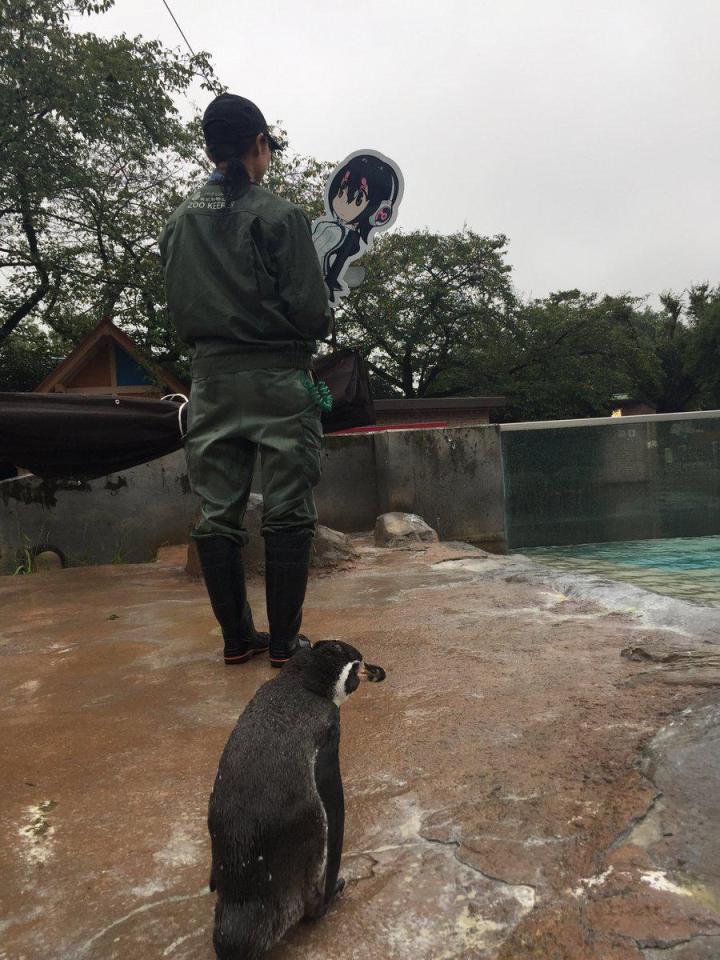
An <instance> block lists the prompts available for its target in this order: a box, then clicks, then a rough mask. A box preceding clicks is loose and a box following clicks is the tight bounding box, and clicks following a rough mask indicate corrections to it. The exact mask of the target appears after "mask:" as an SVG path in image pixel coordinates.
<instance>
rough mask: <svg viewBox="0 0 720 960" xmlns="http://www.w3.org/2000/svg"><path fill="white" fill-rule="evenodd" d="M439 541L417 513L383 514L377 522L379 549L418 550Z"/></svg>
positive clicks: (376, 536)
mask: <svg viewBox="0 0 720 960" xmlns="http://www.w3.org/2000/svg"><path fill="white" fill-rule="evenodd" d="M437 539H438V535H437V533H435V531H434V530H433V528H432V527H430V526H428V524H427V523H425V521H424V520H423V518H422V517H419V516H418V515H417V514H416V513H383V514H381V515H380V516H379V517H378V518H377V520H376V521H375V544H376V545H377V546H378V547H403V548H405V549H408V550H418V549H422V548H423V547H428V546H430V544H431V543H435V542H436V541H437Z"/></svg>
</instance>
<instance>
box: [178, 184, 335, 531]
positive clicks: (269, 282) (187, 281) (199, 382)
mask: <svg viewBox="0 0 720 960" xmlns="http://www.w3.org/2000/svg"><path fill="white" fill-rule="evenodd" d="M222 181H223V178H222V175H221V174H219V173H218V172H216V173H215V174H214V175H213V176H212V177H211V178H210V180H209V181H208V182H207V183H206V184H205V185H204V186H203V187H201V188H200V189H199V190H198V191H196V192H195V193H194V194H193V195H192V196H190V197H189V198H188V199H187V200H185V202H184V203H182V204H181V205H180V207H178V209H177V210H176V211H175V212H174V213H173V214H172V216H171V217H170V220H169V221H168V223H167V226H166V228H165V230H164V232H163V234H162V237H161V239H160V250H161V255H162V261H163V268H164V271H165V281H166V290H167V297H168V308H169V311H170V314H171V317H172V319H173V321H174V323H175V325H176V328H177V331H178V335H179V337H180V339H181V340H182V341H184V342H185V343H186V344H188V345H189V347H190V349H191V353H192V392H191V397H190V403H189V408H188V432H187V436H186V440H185V450H186V455H187V463H188V475H189V480H190V485H191V487H192V489H193V491H194V492H195V493H197V494H198V495H199V497H200V499H201V501H202V518H201V521H200V523H199V524H198V526H197V527H196V529H195V531H194V534H193V535H194V536H195V537H200V536H203V535H217V534H220V535H223V536H225V537H230V538H233V539H235V540H236V542H238V543H239V544H242V543H245V542H247V536H246V534H245V531H244V529H243V517H244V514H245V508H246V506H247V501H248V496H249V493H250V484H251V480H252V474H253V467H254V464H255V460H256V455H257V452H258V451H259V452H260V460H261V469H262V489H263V499H264V511H263V521H262V527H263V534H264V535H267V533H268V532H282V531H286V530H297V529H301V528H305V529H314V527H315V523H316V519H317V515H316V511H315V505H314V501H313V496H312V488H313V486H314V485H315V484H316V483H317V481H318V479H319V476H320V440H321V426H320V415H319V410H318V408H317V406H316V404H315V403H314V402H313V400H312V398H311V397H310V395H309V393H308V392H307V390H306V388H305V386H304V385H303V377H304V375H305V374H306V373H307V372H309V371H310V365H311V359H312V355H313V353H314V352H315V347H316V344H315V341H316V339H317V338H325V337H327V336H328V334H329V331H330V325H331V313H330V308H329V306H328V299H327V291H326V289H325V285H324V283H323V278H322V274H321V271H320V265H319V262H318V259H317V254H316V253H315V249H314V247H313V244H312V239H311V234H310V226H309V223H308V220H307V218H306V216H305V214H304V213H303V212H302V211H301V210H300V209H299V208H298V207H296V206H294V205H293V204H291V203H288V202H287V201H285V200H282V199H280V198H279V197H276V196H274V195H273V194H271V193H269V192H268V191H267V190H265V189H263V188H262V187H260V186H257V185H256V184H253V183H247V184H246V186H245V188H244V190H243V191H241V193H240V195H239V196H238V197H237V199H236V200H235V201H234V202H232V204H231V209H230V210H229V211H226V210H225V204H224V199H223V188H222Z"/></svg>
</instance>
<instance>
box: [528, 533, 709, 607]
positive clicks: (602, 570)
mask: <svg viewBox="0 0 720 960" xmlns="http://www.w3.org/2000/svg"><path fill="white" fill-rule="evenodd" d="M518 552H520V553H524V554H525V555H526V556H528V557H532V558H533V559H535V560H538V561H541V562H542V563H545V564H547V565H548V566H552V567H558V568H560V569H561V570H574V571H576V572H577V573H589V574H593V575H594V576H600V577H606V578H608V579H610V580H627V581H629V582H630V583H634V584H636V585H637V586H639V587H644V588H645V589H646V590H654V591H655V592H656V593H663V594H666V595H667V596H670V597H680V598H682V599H683V600H690V601H693V602H695V603H711V604H720V537H691V538H674V539H671V540H625V541H622V542H620V543H582V544H576V545H573V546H569V547H532V548H530V547H528V548H526V549H522V548H521V549H520V550H519V551H518Z"/></svg>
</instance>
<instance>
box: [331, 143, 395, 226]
mask: <svg viewBox="0 0 720 960" xmlns="http://www.w3.org/2000/svg"><path fill="white" fill-rule="evenodd" d="M363 181H365V183H363ZM365 185H367V194H368V200H369V201H370V202H369V203H368V205H367V206H366V207H365V209H364V210H363V212H362V213H361V214H359V215H358V216H357V217H355V219H354V220H352V221H351V223H354V224H356V225H357V228H358V232H359V234H360V236H361V237H362V240H363V243H367V239H368V235H369V234H370V231H371V230H372V229H373V227H375V226H377V224H375V223H370V218H371V217H373V216H374V215H375V214H376V213H377V211H378V209H379V208H380V206H381V205H383V204H389V206H390V207H392V206H393V204H394V203H395V201H396V200H397V195H398V189H399V184H398V178H397V174H396V173H395V171H394V170H393V168H392V167H391V166H390V164H388V163H385V161H384V160H381V159H380V158H379V157H374V156H373V155H372V154H370V153H360V154H358V155H357V156H356V157H353V158H352V159H351V160H350V161H349V162H348V163H346V164H345V165H344V166H343V167H341V168H340V169H339V170H338V172H337V173H336V174H335V176H334V177H333V179H332V182H331V184H330V190H329V193H328V198H329V202H330V212H332V202H333V200H334V199H335V197H336V196H337V195H338V193H339V192H340V189H341V188H346V189H347V197H348V200H354V199H355V197H356V196H357V194H358V191H359V190H360V189H361V186H362V187H363V188H364V187H365ZM385 219H388V217H386V218H385Z"/></svg>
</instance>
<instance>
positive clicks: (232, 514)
mask: <svg viewBox="0 0 720 960" xmlns="http://www.w3.org/2000/svg"><path fill="white" fill-rule="evenodd" d="M208 361H209V358H206V360H205V362H204V363H203V366H202V367H201V373H202V374H207V375H201V376H198V375H197V371H196V369H195V368H194V369H193V381H192V391H191V394H190V403H189V406H188V428H187V435H186V437H185V454H186V457H187V466H188V478H189V480H190V486H191V488H192V490H193V492H194V493H195V494H197V496H198V497H199V498H200V500H201V502H202V515H201V519H200V521H199V523H198V524H197V526H196V527H195V530H194V531H193V534H192V535H193V537H202V536H207V535H217V534H220V535H222V536H226V537H230V538H231V539H233V540H235V541H236V542H237V543H239V544H240V545H244V544H246V543H247V541H248V537H247V532H246V531H245V529H244V527H243V521H244V517H245V510H246V507H247V502H248V497H249V496H250V485H251V483H252V477H253V470H254V467H255V462H256V459H257V454H258V451H259V453H260V466H261V471H262V493H263V518H262V532H263V535H264V534H266V533H268V532H281V531H286V530H297V529H311V530H314V529H315V526H316V523H317V512H316V510H315V501H314V499H313V494H312V490H313V487H314V486H315V484H316V483H317V482H318V480H319V479H320V444H321V438H322V427H321V424H320V412H319V410H318V407H317V405H316V404H315V402H314V401H313V400H312V398H311V397H310V394H309V393H308V391H307V389H306V388H305V385H304V383H303V378H304V376H306V375H307V374H306V373H305V372H304V371H302V370H297V369H252V370H239V371H238V370H233V362H232V360H231V358H225V357H222V356H220V357H214V358H212V361H210V362H208ZM224 361H225V362H224Z"/></svg>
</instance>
